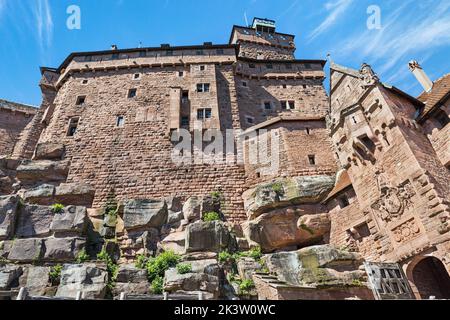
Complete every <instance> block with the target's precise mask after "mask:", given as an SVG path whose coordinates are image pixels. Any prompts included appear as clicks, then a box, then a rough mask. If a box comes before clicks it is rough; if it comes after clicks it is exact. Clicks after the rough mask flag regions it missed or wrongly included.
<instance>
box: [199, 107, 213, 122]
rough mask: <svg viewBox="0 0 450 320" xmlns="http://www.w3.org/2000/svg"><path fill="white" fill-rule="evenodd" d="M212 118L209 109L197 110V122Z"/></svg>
mask: <svg viewBox="0 0 450 320" xmlns="http://www.w3.org/2000/svg"><path fill="white" fill-rule="evenodd" d="M211 118H212V109H211V108H202V109H198V110H197V120H205V119H211Z"/></svg>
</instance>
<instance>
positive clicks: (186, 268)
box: [177, 263, 192, 274]
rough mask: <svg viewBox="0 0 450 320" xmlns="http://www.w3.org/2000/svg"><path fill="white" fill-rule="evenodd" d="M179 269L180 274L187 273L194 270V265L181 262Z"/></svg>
mask: <svg viewBox="0 0 450 320" xmlns="http://www.w3.org/2000/svg"><path fill="white" fill-rule="evenodd" d="M177 271H178V273H179V274H186V273H191V272H192V265H190V264H188V263H180V264H179V265H177Z"/></svg>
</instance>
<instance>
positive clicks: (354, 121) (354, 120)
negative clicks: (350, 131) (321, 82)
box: [338, 100, 358, 124]
mask: <svg viewBox="0 0 450 320" xmlns="http://www.w3.org/2000/svg"><path fill="white" fill-rule="evenodd" d="M338 103H339V100H338ZM352 120H353V123H354V124H357V123H358V121H357V120H356V117H352Z"/></svg>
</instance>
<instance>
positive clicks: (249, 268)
mask: <svg viewBox="0 0 450 320" xmlns="http://www.w3.org/2000/svg"><path fill="white" fill-rule="evenodd" d="M261 267H262V266H261V264H260V263H258V262H256V261H255V260H254V259H252V258H241V259H239V261H238V263H237V269H238V273H239V277H240V278H241V279H242V280H247V279H248V280H251V279H252V275H253V273H255V272H256V271H258V270H260V269H261Z"/></svg>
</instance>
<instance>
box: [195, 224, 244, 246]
mask: <svg viewBox="0 0 450 320" xmlns="http://www.w3.org/2000/svg"><path fill="white" fill-rule="evenodd" d="M236 246H237V245H236V239H235V238H234V237H233V236H232V235H231V234H230V232H229V231H228V229H227V228H226V226H225V225H224V224H223V223H222V222H220V221H214V222H203V221H198V222H196V223H193V224H190V225H189V226H188V227H187V229H186V252H204V251H214V252H219V251H222V250H226V249H230V248H235V247H236Z"/></svg>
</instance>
